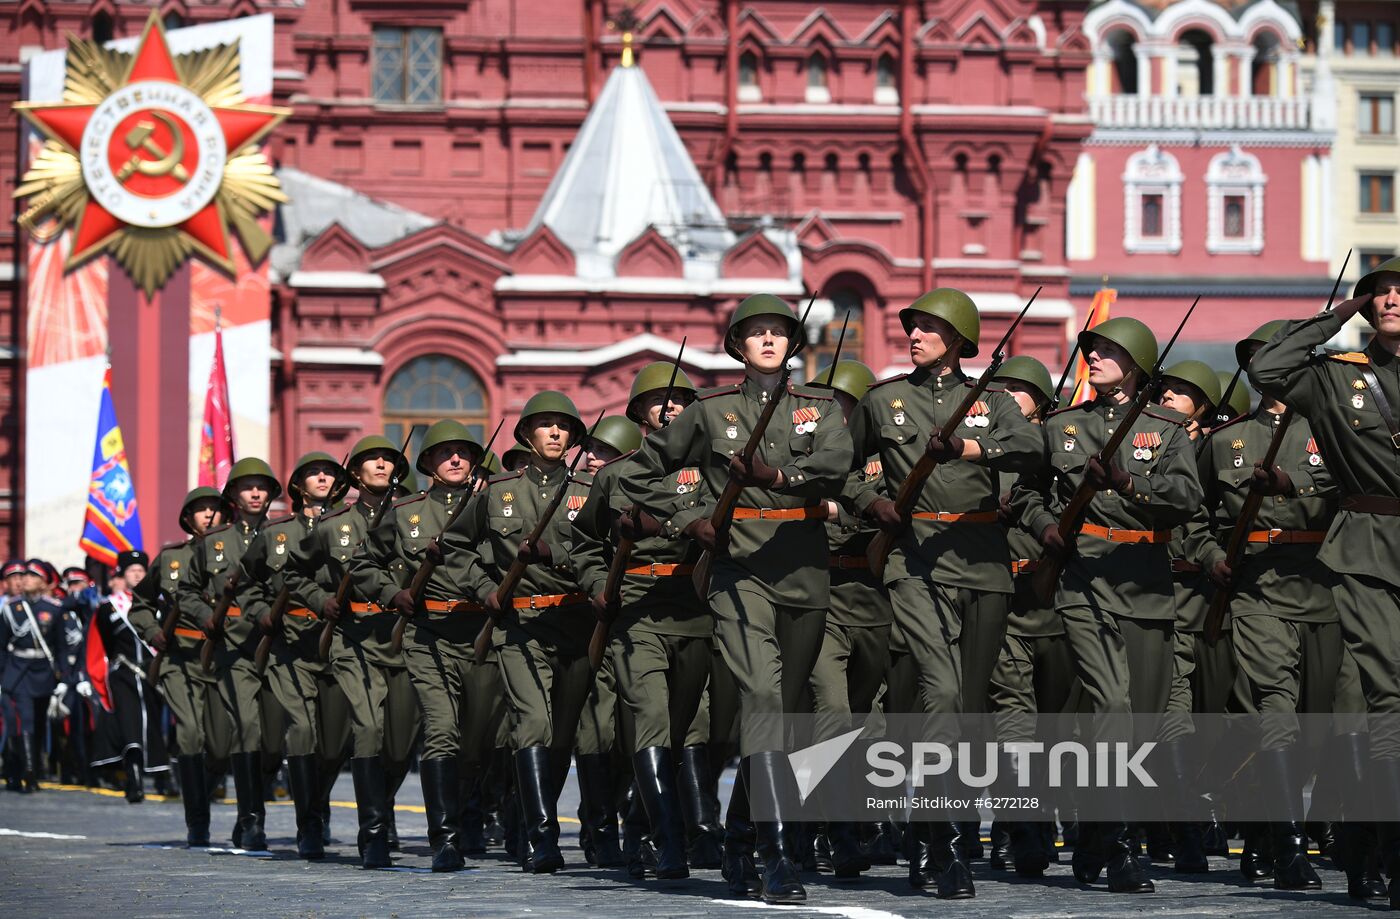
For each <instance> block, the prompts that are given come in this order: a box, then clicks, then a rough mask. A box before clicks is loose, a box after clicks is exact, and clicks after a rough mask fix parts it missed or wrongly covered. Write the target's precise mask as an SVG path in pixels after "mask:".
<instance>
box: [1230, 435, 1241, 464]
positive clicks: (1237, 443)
mask: <svg viewBox="0 0 1400 919" xmlns="http://www.w3.org/2000/svg"><path fill="white" fill-rule="evenodd" d="M1230 449H1231V450H1234V451H1235V458H1234V460H1232V462H1233V463H1234V464H1235V468H1236V469H1238V468H1240V467H1241V466H1243V465H1244V455H1243V454H1242V453H1240V451H1241V450H1243V449H1244V441H1243V440H1241V439H1240V438H1238V437H1236V438H1235V439H1234V440H1232V441H1230Z"/></svg>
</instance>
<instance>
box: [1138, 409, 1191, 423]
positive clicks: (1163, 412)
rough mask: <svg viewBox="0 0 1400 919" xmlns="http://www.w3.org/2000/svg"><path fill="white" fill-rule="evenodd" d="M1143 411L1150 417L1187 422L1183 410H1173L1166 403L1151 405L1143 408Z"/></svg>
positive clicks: (1172, 421) (1159, 419)
mask: <svg viewBox="0 0 1400 919" xmlns="http://www.w3.org/2000/svg"><path fill="white" fill-rule="evenodd" d="M1142 413H1143V414H1144V415H1146V416H1147V417H1149V418H1156V419H1157V420H1158V421H1170V422H1171V423H1172V424H1180V425H1184V424H1186V416H1185V415H1183V414H1181V412H1178V411H1173V410H1172V409H1169V408H1167V407H1166V406H1165V405H1149V406H1148V407H1147V408H1145V409H1143V410H1142Z"/></svg>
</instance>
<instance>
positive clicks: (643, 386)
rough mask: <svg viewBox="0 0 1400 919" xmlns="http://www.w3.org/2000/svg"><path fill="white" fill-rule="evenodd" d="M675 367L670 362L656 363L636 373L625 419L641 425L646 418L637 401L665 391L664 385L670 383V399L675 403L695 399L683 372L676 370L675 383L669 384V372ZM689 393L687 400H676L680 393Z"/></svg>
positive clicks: (693, 386) (692, 385)
mask: <svg viewBox="0 0 1400 919" xmlns="http://www.w3.org/2000/svg"><path fill="white" fill-rule="evenodd" d="M675 367H676V365H675V364H674V363H673V362H672V361H657V362H656V363H654V364H647V365H646V366H645V367H643V368H642V369H641V370H639V371H637V378H636V379H635V380H633V381H632V392H631V394H630V395H628V397H627V417H628V418H631V419H632V420H633V421H635V422H637V424H643V423H645V421H646V418H645V417H643V413H642V406H641V404H640V402H639V401H638V400H640V399H641V398H642V396H645V395H646V394H647V393H653V392H661V393H664V392H665V391H666V384H667V383H671V398H672V399H673V400H674V401H676V402H677V403H680V402H687V403H688V402H690V401H692V400H694V398H695V392H696V390H695V384H694V383H692V382H690V377H688V376H686V375H685V371H684V370H676V379H675V382H674V383H672V382H671V371H672V370H673V369H675ZM683 392H686V393H690V397H689V398H687V399H681V398H678V397H679V396H680V394H681V393H683Z"/></svg>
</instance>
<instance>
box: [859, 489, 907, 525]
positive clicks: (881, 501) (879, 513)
mask: <svg viewBox="0 0 1400 919" xmlns="http://www.w3.org/2000/svg"><path fill="white" fill-rule="evenodd" d="M865 516H866V517H868V518H870V520H871V521H873V522H874V523H875V524H876V525H877V526H878V527H879V528H880V529H882V530H884V531H885V532H886V533H902V532H904V530H905V528H906V527H908V526H909V522H908V521H907V520H905V519H904V515H903V514H901V513H900V512H899V508H897V507H896V506H895V503H894V502H893V501H891V500H890V499H889V498H876V499H875V500H874V501H871V502H870V504H869V506H867V507H866V508H865Z"/></svg>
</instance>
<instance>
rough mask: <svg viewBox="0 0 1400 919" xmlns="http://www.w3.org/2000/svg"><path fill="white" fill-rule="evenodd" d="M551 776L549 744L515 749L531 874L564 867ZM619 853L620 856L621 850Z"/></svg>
mask: <svg viewBox="0 0 1400 919" xmlns="http://www.w3.org/2000/svg"><path fill="white" fill-rule="evenodd" d="M551 775H552V774H551V770H550V756H549V748H548V747H540V746H535V747H526V748H525V749H523V750H517V751H516V753H515V783H516V785H515V787H516V792H517V794H518V797H519V801H520V813H521V816H522V818H523V820H524V824H525V839H524V840H523V842H524V843H525V845H523V846H522V849H523V850H524V852H525V857H524V858H523V859H522V865H521V866H522V867H523V868H524V869H525V871H526V872H528V873H530V874H553V873H554V872H556V871H558V870H559V869H560V868H563V867H564V856H563V854H562V853H560V851H559V818H558V816H557V814H556V813H555V809H554V808H555V792H554V787H553V785H552V783H551ZM618 855H619V857H621V852H619V853H618Z"/></svg>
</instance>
